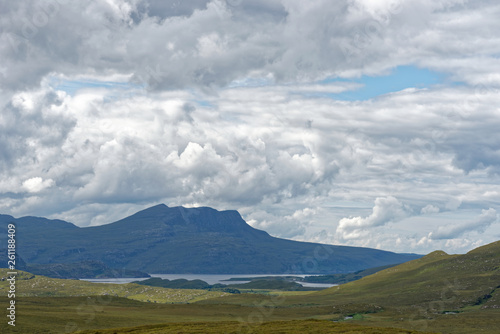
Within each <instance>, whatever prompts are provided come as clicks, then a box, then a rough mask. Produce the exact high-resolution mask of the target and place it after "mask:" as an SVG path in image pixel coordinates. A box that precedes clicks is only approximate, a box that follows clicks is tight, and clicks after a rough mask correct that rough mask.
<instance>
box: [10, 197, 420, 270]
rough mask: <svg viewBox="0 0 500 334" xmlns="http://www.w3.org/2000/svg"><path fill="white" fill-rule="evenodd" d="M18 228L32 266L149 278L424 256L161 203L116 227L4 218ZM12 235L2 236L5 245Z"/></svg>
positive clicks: (20, 247)
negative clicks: (96, 264)
mask: <svg viewBox="0 0 500 334" xmlns="http://www.w3.org/2000/svg"><path fill="white" fill-rule="evenodd" d="M9 223H14V224H15V225H16V244H17V252H18V254H19V255H20V256H22V257H23V258H24V260H25V261H26V262H27V263H30V264H36V263H38V264H47V263H75V262H80V261H89V260H92V261H94V260H96V261H102V262H103V263H104V264H105V265H107V266H108V267H111V268H117V269H120V270H121V269H130V270H140V271H144V272H148V273H176V274H177V273H193V274H283V273H290V274H334V273H346V272H354V271H358V270H362V269H366V268H370V267H376V266H384V265H389V264H397V263H403V262H406V261H409V260H413V259H416V258H419V257H420V256H419V255H415V254H397V253H392V252H387V251H382V250H376V249H370V248H361V247H347V246H332V245H321V244H315V243H307V242H298V241H292V240H286V239H280V238H275V237H272V236H270V235H269V234H267V233H266V232H264V231H260V230H257V229H254V228H252V227H251V226H249V225H248V224H247V223H246V222H245V221H244V220H243V219H242V218H241V216H240V214H239V213H238V212H237V211H217V210H214V209H212V208H207V207H201V208H184V207H173V208H169V207H167V206H166V205H163V204H161V205H157V206H154V207H151V208H149V209H146V210H143V211H140V212H138V213H136V214H134V215H132V216H130V217H127V218H124V219H122V220H119V221H117V222H114V223H111V224H107V225H101V226H95V227H86V228H79V227H77V226H75V225H73V224H71V223H68V222H65V221H61V220H49V219H45V218H37V217H23V218H18V219H16V218H13V217H11V216H7V215H0V227H2V228H3V229H5V228H6V226H7V224H9ZM6 243H7V238H0V248H6V247H7V245H6Z"/></svg>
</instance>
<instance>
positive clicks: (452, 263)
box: [310, 241, 500, 313]
mask: <svg viewBox="0 0 500 334" xmlns="http://www.w3.org/2000/svg"><path fill="white" fill-rule="evenodd" d="M310 297H311V298H310V301H311V300H315V301H316V302H319V301H322V302H323V303H327V304H332V303H344V304H347V303H350V304H356V303H359V304H367V303H372V304H377V305H382V306H384V307H398V308H399V309H402V308H405V307H408V308H411V309H415V308H416V307H421V308H423V309H425V310H426V311H429V312H430V313H436V312H444V311H447V310H457V311H459V310H461V309H467V308H470V307H477V308H480V309H487V308H490V309H498V308H500V241H497V242H494V243H491V244H489V245H486V246H482V247H479V248H476V249H474V250H472V251H470V252H469V253H467V254H463V255H448V254H446V253H445V252H443V251H435V252H432V253H430V254H428V255H426V256H424V257H422V258H420V259H417V260H413V261H409V262H407V263H403V264H401V265H398V266H395V267H392V268H389V269H386V270H382V271H379V272H377V273H375V274H373V275H370V276H367V277H364V278H362V279H360V280H358V281H354V282H350V283H347V284H343V285H340V286H338V287H333V288H329V289H326V290H323V291H320V292H318V293H315V295H314V296H313V295H311V296H310Z"/></svg>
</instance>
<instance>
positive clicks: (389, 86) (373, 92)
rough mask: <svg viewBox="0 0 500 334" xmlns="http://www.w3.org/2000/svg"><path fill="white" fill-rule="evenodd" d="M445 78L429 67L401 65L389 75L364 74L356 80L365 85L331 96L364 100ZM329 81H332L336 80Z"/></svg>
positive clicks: (441, 80) (427, 85)
mask: <svg viewBox="0 0 500 334" xmlns="http://www.w3.org/2000/svg"><path fill="white" fill-rule="evenodd" d="M443 79H444V76H443V75H442V74H440V73H437V72H433V71H430V70H428V69H424V68H418V67H416V66H399V67H396V68H395V69H394V70H392V72H391V73H390V74H389V75H384V76H376V77H372V76H362V77H361V78H360V79H358V80H355V81H354V82H357V83H360V84H362V85H363V87H361V88H359V89H357V90H353V91H347V92H343V93H340V94H331V95H330V97H332V98H334V99H337V100H346V101H364V100H369V99H371V98H374V97H377V96H380V95H384V94H388V93H393V92H398V91H401V90H403V89H406V88H412V87H414V88H426V87H429V86H432V85H436V84H439V83H442V82H443ZM328 82H329V83H331V82H334V80H332V81H328Z"/></svg>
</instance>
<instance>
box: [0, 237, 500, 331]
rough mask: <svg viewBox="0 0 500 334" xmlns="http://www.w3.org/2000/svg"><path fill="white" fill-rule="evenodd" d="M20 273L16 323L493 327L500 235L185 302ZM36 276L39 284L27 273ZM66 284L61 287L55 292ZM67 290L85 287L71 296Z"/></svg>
mask: <svg viewBox="0 0 500 334" xmlns="http://www.w3.org/2000/svg"><path fill="white" fill-rule="evenodd" d="M23 275H26V276H29V275H30V274H23ZM21 278H22V277H20V279H19V281H18V290H19V292H20V293H21V294H20V295H19V298H18V300H17V303H18V324H19V326H16V328H15V329H14V330H12V328H9V330H10V331H11V332H18V333H62V332H65V331H66V332H71V331H78V330H80V331H83V332H82V333H103V334H104V333H140V334H143V333H224V332H226V333H294V332H301V333H335V332H343V333H416V332H412V331H422V332H435V333H450V334H461V333H463V334H469V333H491V334H493V333H498V328H500V242H496V243H493V244H490V245H486V246H483V247H480V248H478V249H475V250H473V251H471V252H469V253H467V254H464V255H448V254H446V253H444V252H439V251H438V252H433V253H431V254H429V255H427V256H425V257H423V258H421V259H418V260H414V261H411V262H407V263H404V264H401V265H399V266H396V267H393V268H389V269H386V270H383V271H380V272H378V273H376V274H374V275H370V276H367V277H364V278H362V279H360V280H358V281H355V282H350V283H347V284H344V285H341V286H337V287H333V288H330V289H325V290H322V291H319V292H295V291H292V292H278V291H267V292H266V293H259V294H256V293H251V294H250V293H242V294H236V295H235V294H225V295H219V296H214V297H216V298H208V296H204V297H203V298H206V299H204V300H199V301H196V298H198V297H194V296H193V298H192V299H190V302H191V303H190V304H187V303H178V304H165V303H159V302H157V303H147V302H139V301H137V300H131V299H126V298H122V297H119V296H120V294H119V293H116V291H118V289H126V291H128V293H129V294H128V295H127V297H128V298H130V297H131V296H135V295H140V296H141V298H137V299H140V300H144V299H146V298H154V294H155V293H157V294H158V295H159V297H157V298H158V299H157V300H158V301H160V300H161V298H160V297H161V296H164V295H162V294H164V293H165V291H163V290H166V289H162V288H156V289H158V290H151V293H150V295H149V296H148V297H146V296H145V295H143V294H141V293H140V292H141V291H142V290H137V291H135V290H133V293H134V294H130V293H131V290H132V289H144V288H153V287H145V286H139V285H138V286H137V288H136V287H134V285H133V284H128V285H123V287H118V286H117V285H112V287H106V288H105V287H99V286H101V284H98V285H96V284H92V283H87V282H78V281H68V280H58V281H57V282H56V283H57V284H56V285H54V286H51V287H49V286H48V284H49V283H48V282H49V281H46V280H45V278H39V277H34V278H33V277H32V278H29V277H24V278H25V279H24V280H22V279H21ZM28 278H29V279H28ZM36 279H38V280H40V283H39V285H37V284H34V283H33V282H36V281H33V280H36ZM69 282H78V284H85V288H84V287H81V288H79V289H81V290H80V291H79V292H78V290H77V289H78V288H77V287H76V286H74V287H73V286H71V287H70V286H68V284H70V283H69ZM1 284H4V283H1ZM44 284H47V285H44ZM63 284H64V285H63ZM71 284H73V283H71ZM45 286H47V287H45ZM103 286H104V285H103ZM110 288H113V289H115V292H114V294H113V293H112V292H110V291H108V290H106V291H107V292H106V293H107V294H106V293H104V290H102V289H110ZM66 289H67V291H66V292H64V291H65V290H66ZM58 290H59V291H58ZM21 291H23V292H21ZM75 291H77V292H75ZM174 291H175V290H174ZM182 291H183V292H187V291H189V290H182ZM198 291H203V290H198ZM48 292H50V294H49V293H48ZM63 292H64V293H66V295H67V297H53V296H54V295H55V294H61V293H63ZM205 292H206V291H205ZM68 293H78V294H80V295H82V297H69V294H68ZM23 294H24V297H23ZM85 294H94V295H99V294H100V296H94V297H91V296H89V297H85V296H84V295H85ZM35 295H36V296H37V297H34V296H35ZM116 295H118V297H116ZM162 298H164V297H162ZM0 304H5V305H7V299H6V298H4V299H0ZM357 326H361V327H357ZM6 327H7V325H6V323H0V332H2V333H3V332H6ZM376 327H383V328H385V329H377V328H376ZM111 329H112V330H111Z"/></svg>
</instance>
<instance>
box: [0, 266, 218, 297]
mask: <svg viewBox="0 0 500 334" xmlns="http://www.w3.org/2000/svg"><path fill="white" fill-rule="evenodd" d="M7 272H8V270H7V269H0V279H1V278H6V277H7ZM18 272H19V275H18V277H17V280H16V287H17V289H16V290H17V294H16V295H17V296H18V297H79V296H114V297H125V298H129V299H134V300H138V301H144V302H152V303H192V302H195V301H199V300H203V299H208V298H216V297H221V296H224V295H227V293H225V292H221V291H207V290H195V289H182V290H181V289H167V288H161V287H152V286H144V285H139V284H133V283H129V284H112V283H98V284H97V283H91V282H87V281H79V280H68V279H57V278H49V277H45V276H38V275H33V274H29V273H26V272H22V271H18ZM8 285H9V283H8V282H7V281H6V280H0V295H3V296H5V295H6V292H4V291H7V290H8Z"/></svg>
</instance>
